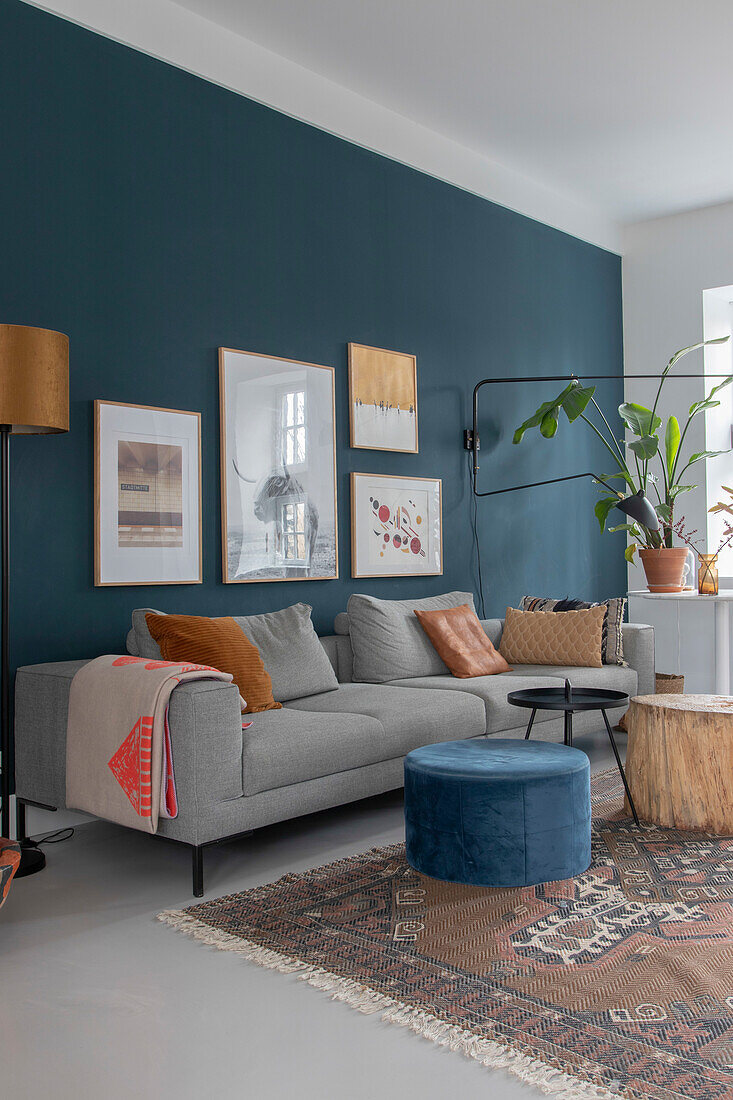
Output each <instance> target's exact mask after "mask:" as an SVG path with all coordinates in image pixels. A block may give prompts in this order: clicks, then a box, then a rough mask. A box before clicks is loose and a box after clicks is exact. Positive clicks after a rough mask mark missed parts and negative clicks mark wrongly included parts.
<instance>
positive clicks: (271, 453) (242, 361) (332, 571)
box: [219, 348, 338, 584]
mask: <svg viewBox="0 0 733 1100" xmlns="http://www.w3.org/2000/svg"><path fill="white" fill-rule="evenodd" d="M219 396H220V431H221V519H222V571H223V580H224V583H225V584H241V583H251V582H254V581H296V580H311V581H325V580H333V579H334V578H336V577H338V538H337V530H338V528H337V518H336V431H335V406H334V370H333V367H327V366H319V365H317V364H315V363H301V362H300V361H298V360H295V359H281V358H278V357H277V356H273V355H259V354H256V353H254V352H248V351H236V350H234V349H233V348H220V349H219Z"/></svg>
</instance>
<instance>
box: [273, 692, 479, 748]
mask: <svg viewBox="0 0 733 1100" xmlns="http://www.w3.org/2000/svg"><path fill="white" fill-rule="evenodd" d="M287 708H288V709H289V710H293V711H296V710H297V711H298V712H300V713H301V714H302V713H304V712H309V711H319V712H322V713H325V712H328V713H330V714H340V715H344V716H345V715H349V714H363V715H369V716H370V717H371V718H375V719H376V720H377V721H378V722H379V723H380V725H381V726H382V728H383V729H384V731H385V733H386V735H387V751H388V753H389V756H390V757H395V756H404V755H405V754H406V753H408V752H410V751H411V750H412V749H416V748H417V747H418V746H419V745H432V744H434V743H435V742H436V741H455V740H458V739H459V738H464V737H479V736H481V735H483V733H484V732H485V730H486V719H485V717H484V710H483V707H482V706H481V703H480V701H479V700H478V699H476V698H475V697H473V696H470V695H463V696H457V695H456V694H455V693H454V692H447V691H433V690H428V689H426V690H425V691H412V690H408V689H407V688H399V687H385V686H383V685H382V684H341V685H340V687H339V689H338V691H331V692H329V693H328V694H327V695H314V696H311V697H310V698H309V699H295V700H293V701H292V702H291V703H288V704H287ZM374 759H375V760H376V759H386V758H385V757H377V756H375V757H374Z"/></svg>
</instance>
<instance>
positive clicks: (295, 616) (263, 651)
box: [127, 603, 338, 703]
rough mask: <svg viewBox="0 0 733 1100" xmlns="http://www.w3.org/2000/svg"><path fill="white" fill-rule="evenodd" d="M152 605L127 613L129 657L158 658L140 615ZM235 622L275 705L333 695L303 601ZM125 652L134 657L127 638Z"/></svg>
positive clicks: (328, 668)
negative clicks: (254, 654)
mask: <svg viewBox="0 0 733 1100" xmlns="http://www.w3.org/2000/svg"><path fill="white" fill-rule="evenodd" d="M150 612H153V613H154V614H155V615H164V614H166V612H164V611H154V609H153V608H152V607H141V608H137V609H136V610H135V611H133V613H132V631H133V633H134V643H133V645H136V646H137V653H135V656H139V657H150V658H154V659H157V660H160V657H161V653H160V649H159V647H158V643H157V642H156V641H155V639H154V638H153V636H152V634H151V633H150V631H149V630H148V624H147V622H146V620H145V616H146V615H147V614H149V613H150ZM233 618H234V621H235V623H237V625H238V626H239V627H240V628H241V629H242V631H243V632H244V633H245V634H246V635H247V637H248V638H249V640H250V641H251V642H252V644H253V645H255V646H257V649H258V650H259V652H260V656H261V657H262V661H263V664H264V666H265V668H266V669H267V671H268V673H269V674H270V679H271V680H272V694H273V697H274V698H275V700H276V701H277V702H278V703H284V702H287V700H288V699H298V698H300V696H302V695H316V694H318V693H319V692H323V691H334V690H335V689H336V688H337V687H338V679H337V677H336V673H335V672H334V670H333V667H332V665H331V662H330V660H329V658H328V655H327V654H326V651H325V650H324V648H323V646H322V645H321V643H320V641H319V640H318V635H317V634H316V632H315V630H314V629H313V623H312V622H311V608H310V606H309V605H308V604H307V603H296V604H293V606H292V607H285V608H283V610H282V611H270V612H268V613H267V614H265V615H234V616H233ZM127 649H128V652H129V653H134V649H133V648H131V641H130V638H129V637H128V643H127Z"/></svg>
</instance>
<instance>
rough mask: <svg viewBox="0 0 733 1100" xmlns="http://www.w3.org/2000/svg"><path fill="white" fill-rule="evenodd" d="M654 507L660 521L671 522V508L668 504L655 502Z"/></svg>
mask: <svg viewBox="0 0 733 1100" xmlns="http://www.w3.org/2000/svg"><path fill="white" fill-rule="evenodd" d="M654 509H655V511H656V513H657V515H658V516H659V518H660V519H661V521H662V523H671V522H672V509H671V508H670V506H669V505H668V504H664V503H662V504H655V506H654Z"/></svg>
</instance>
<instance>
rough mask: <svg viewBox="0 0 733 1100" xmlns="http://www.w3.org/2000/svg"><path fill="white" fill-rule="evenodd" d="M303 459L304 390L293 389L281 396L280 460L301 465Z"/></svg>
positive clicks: (304, 447) (304, 457)
mask: <svg viewBox="0 0 733 1100" xmlns="http://www.w3.org/2000/svg"><path fill="white" fill-rule="evenodd" d="M305 460H306V435H305V390H295V391H290V392H289V393H284V394H283V396H282V462H283V466H301V465H303V463H304V462H305Z"/></svg>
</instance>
